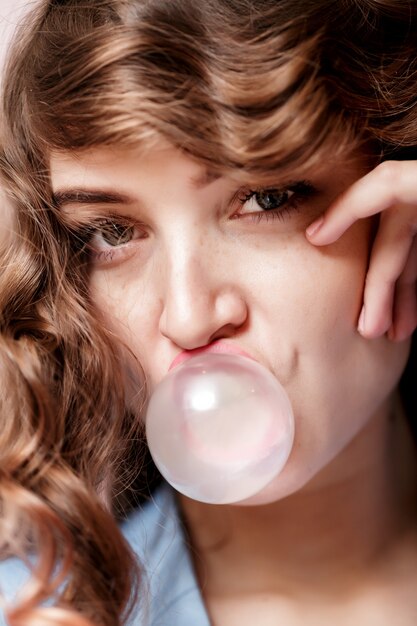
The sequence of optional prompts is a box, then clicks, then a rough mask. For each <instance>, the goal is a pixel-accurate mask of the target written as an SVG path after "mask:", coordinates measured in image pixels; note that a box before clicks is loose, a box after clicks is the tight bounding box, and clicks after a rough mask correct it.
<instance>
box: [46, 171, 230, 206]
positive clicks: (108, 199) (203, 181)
mask: <svg viewBox="0 0 417 626" xmlns="http://www.w3.org/2000/svg"><path fill="white" fill-rule="evenodd" d="M221 176H222V175H221V174H219V173H218V172H215V171H213V170H209V169H207V170H206V171H204V172H203V174H201V175H200V176H197V177H192V178H191V179H190V180H191V184H192V186H193V187H194V188H196V189H202V188H203V187H207V186H208V185H210V184H211V183H213V182H215V181H216V180H219V178H221ZM136 201H137V200H136ZM52 202H53V204H54V206H55V208H57V209H60V208H61V207H63V206H64V205H68V204H75V205H76V204H133V203H134V202H135V198H133V197H132V196H129V195H127V194H125V193H120V192H115V191H105V190H102V189H83V188H76V189H62V190H58V191H55V192H54V193H53V194H52Z"/></svg>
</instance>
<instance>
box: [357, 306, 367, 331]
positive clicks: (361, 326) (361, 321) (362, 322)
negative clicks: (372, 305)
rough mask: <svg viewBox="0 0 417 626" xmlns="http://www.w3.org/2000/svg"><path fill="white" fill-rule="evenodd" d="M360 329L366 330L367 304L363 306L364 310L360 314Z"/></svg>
mask: <svg viewBox="0 0 417 626" xmlns="http://www.w3.org/2000/svg"><path fill="white" fill-rule="evenodd" d="M358 330H359V332H360V333H363V332H365V305H364V306H363V307H362V311H361V314H360V316H359V322H358Z"/></svg>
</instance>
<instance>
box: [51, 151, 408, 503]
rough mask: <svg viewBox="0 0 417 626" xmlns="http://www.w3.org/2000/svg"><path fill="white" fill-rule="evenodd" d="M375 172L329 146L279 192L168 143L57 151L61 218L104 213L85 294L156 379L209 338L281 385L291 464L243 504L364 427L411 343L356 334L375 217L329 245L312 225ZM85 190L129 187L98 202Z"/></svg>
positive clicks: (296, 483) (283, 484)
mask: <svg viewBox="0 0 417 626" xmlns="http://www.w3.org/2000/svg"><path fill="white" fill-rule="evenodd" d="M368 169H369V165H367V164H366V163H365V160H364V159H360V158H359V157H358V158H356V159H354V160H352V158H351V159H350V160H349V161H346V162H343V161H342V160H341V159H334V158H332V157H331V155H329V160H328V162H327V163H326V164H325V166H324V167H323V168H322V169H321V170H320V171H319V170H317V171H312V172H311V175H310V176H309V177H308V181H305V175H304V178H303V179H302V180H299V179H298V178H297V172H294V176H293V178H292V180H291V181H288V180H280V178H279V177H278V176H277V181H276V184H275V185H274V188H275V189H276V190H279V191H271V192H270V193H269V194H267V193H265V192H264V193H258V194H255V195H253V194H252V196H251V193H250V190H249V189H242V188H241V189H239V186H238V185H237V184H236V182H234V181H233V180H231V179H226V178H219V179H217V180H215V179H211V178H210V176H208V177H207V172H206V171H205V169H204V168H203V167H202V166H201V164H198V163H197V162H196V161H194V160H192V159H191V158H190V157H188V156H185V155H184V154H183V153H181V152H179V151H178V150H176V149H174V148H172V147H169V146H165V145H163V146H162V145H161V147H160V149H154V150H152V151H148V152H147V153H146V154H140V153H138V152H134V151H133V150H131V151H129V150H126V149H120V150H119V149H118V150H116V149H110V148H102V149H95V150H91V151H90V152H84V153H81V154H78V155H65V154H55V155H54V156H53V157H52V161H51V171H52V184H53V189H54V192H55V194H56V195H57V197H58V198H59V194H60V192H66V193H65V195H63V196H61V197H60V200H61V201H62V212H63V213H65V216H66V218H67V219H69V220H71V222H75V223H78V222H80V223H83V224H90V223H91V222H92V221H93V220H94V219H95V218H97V216H101V217H105V216H108V222H107V223H105V224H104V226H103V223H101V224H100V225H99V230H97V231H96V233H95V234H94V235H93V238H92V241H91V246H92V248H93V252H92V257H91V294H92V298H93V301H94V302H95V304H96V305H97V307H98V308H99V310H100V311H101V313H102V314H103V316H104V317H105V320H106V323H107V324H108V325H109V326H110V327H111V328H112V329H113V330H114V331H115V332H116V333H117V335H118V336H119V337H120V338H121V340H122V341H123V342H124V343H126V344H127V345H128V346H129V347H130V348H131V349H132V351H133V352H134V354H135V355H136V356H137V357H138V359H139V361H140V363H141V365H142V367H143V369H144V371H145V373H146V374H147V377H148V382H149V387H150V389H152V388H153V387H154V386H155V385H156V384H157V383H158V382H159V381H160V380H161V379H162V378H163V377H164V376H165V375H166V374H167V372H168V369H169V367H170V364H171V362H172V361H173V359H174V357H176V356H177V355H178V354H179V352H181V351H182V350H193V349H195V348H201V347H204V346H207V345H208V344H210V343H211V342H212V341H214V340H220V341H223V340H224V341H227V342H228V343H229V344H232V345H235V346H237V347H240V348H242V349H243V350H245V351H246V352H248V353H249V354H251V355H252V356H253V357H254V358H255V359H257V360H258V361H259V362H260V363H262V364H263V365H264V366H266V367H267V368H269V369H270V370H271V371H272V372H273V373H274V374H275V376H276V377H277V378H278V379H279V381H280V382H281V383H282V385H283V386H284V387H285V389H286V391H287V393H288V395H289V398H290V400H291V402H292V405H293V409H294V414H295V424H296V435H295V445H294V448H293V451H292V454H291V456H290V459H289V461H288V463H287V465H286V467H285V468H284V470H283V472H282V473H281V474H280V475H279V476H278V477H277V478H276V479H275V480H274V481H273V482H272V483H271V484H270V485H268V487H267V488H265V489H264V491H263V492H261V494H259V495H258V496H256V497H254V498H252V499H250V500H248V503H260V502H271V501H274V500H277V499H279V498H282V497H284V496H286V495H288V494H290V493H293V492H295V491H297V490H298V489H300V488H301V487H303V486H304V485H305V484H306V483H307V482H308V481H309V480H310V479H311V478H312V477H313V476H315V475H316V474H317V473H318V472H319V470H321V469H322V468H324V467H325V466H326V465H327V464H328V463H329V461H330V460H331V459H332V458H334V457H335V456H336V455H337V454H338V453H339V452H340V451H341V450H342V449H343V448H345V446H347V444H348V443H349V442H350V441H351V440H352V439H353V438H354V437H355V435H356V434H357V433H358V432H360V431H361V430H362V429H364V427H365V425H366V424H367V423H368V422H369V420H370V418H371V417H373V416H374V415H375V414H376V413H377V410H378V408H379V407H380V406H381V403H382V402H383V401H384V400H385V399H386V397H387V396H388V395H389V393H390V392H391V391H392V389H393V388H394V387H395V386H396V383H397V381H398V379H399V377H400V375H401V372H402V370H403V368H404V366H405V363H406V360H407V357H408V350H409V344H408V343H407V342H404V343H402V344H394V343H392V342H389V341H388V340H387V339H386V338H385V337H382V338H380V339H374V340H369V339H364V338H363V337H362V336H361V335H360V334H359V333H358V332H357V330H356V326H357V320H358V316H359V312H360V309H361V306H362V295H363V289H364V283H365V276H366V269H367V261H368V254H369V250H370V245H371V241H372V236H373V226H374V225H375V224H374V222H373V221H372V220H370V219H369V220H368V219H367V220H361V221H359V222H356V223H355V224H354V225H353V226H352V227H351V228H350V229H349V230H348V231H347V232H346V233H345V235H344V236H343V237H342V238H341V239H340V240H339V241H337V242H336V243H334V244H332V245H329V246H326V247H322V248H319V247H314V246H313V245H312V244H310V243H309V242H308V240H307V239H306V237H305V234H304V231H305V228H306V227H307V226H308V225H309V224H310V223H311V222H312V221H313V220H314V219H315V218H316V217H318V215H319V214H320V213H322V212H323V211H324V210H325V209H326V208H327V207H328V205H329V203H330V202H331V200H332V199H333V198H335V196H337V195H338V194H339V193H340V192H341V191H343V190H344V189H345V188H346V187H347V186H349V185H350V184H351V183H352V182H353V181H355V180H356V179H357V178H359V177H360V176H361V175H363V174H364V173H365V172H366V171H367V170H368ZM71 190H72V191H77V193H76V194H75V195H74V194H72V195H71V193H70V192H71ZM81 191H84V192H85V191H89V192H94V193H95V194H96V195H97V192H100V193H104V192H105V193H107V194H113V195H114V194H119V195H120V196H121V197H120V198H119V199H117V198H115V197H113V198H109V197H107V201H105V200H106V198H102V200H103V201H102V202H98V199H97V197H96V198H92V197H90V198H88V197H87V196H86V195H85V194H84V197H83V196H82V195H81V193H80V192H81ZM274 209H276V212H275V213H273V212H272V211H273V210H274ZM278 211H280V212H281V213H280V214H278ZM138 380H139V377H138Z"/></svg>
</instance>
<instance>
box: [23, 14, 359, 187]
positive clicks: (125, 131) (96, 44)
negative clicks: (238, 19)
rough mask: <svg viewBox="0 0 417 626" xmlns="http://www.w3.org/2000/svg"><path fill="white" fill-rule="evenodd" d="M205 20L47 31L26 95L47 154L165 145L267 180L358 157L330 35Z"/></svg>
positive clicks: (190, 17) (191, 17)
mask: <svg viewBox="0 0 417 626" xmlns="http://www.w3.org/2000/svg"><path fill="white" fill-rule="evenodd" d="M174 4H175V3H174ZM196 11H197V10H195V11H194V12H191V13H190V14H189V13H187V14H185V13H184V12H182V13H180V14H178V15H176V19H175V20H173V19H172V12H171V14H170V19H169V20H168V18H167V15H165V14H163V13H162V14H161V15H159V17H158V19H156V18H155V15H152V19H150V16H149V13H146V12H144V13H143V15H142V16H141V17H140V18H138V17H137V16H136V20H137V21H136V22H135V24H134V25H132V24H129V23H124V24H123V23H121V18H120V16H119V19H118V20H116V19H115V17H114V13H112V19H111V20H108V19H107V20H105V19H103V23H101V24H99V25H97V24H96V25H95V26H94V28H93V29H91V28H90V29H89V30H88V29H86V28H85V27H84V31H85V32H83V23H82V14H77V15H75V14H74V15H73V16H72V19H73V20H77V22H78V24H77V28H73V29H72V31H74V32H77V36H76V37H75V36H74V37H73V38H72V39H71V37H69V36H68V35H70V34H71V32H69V31H68V24H66V31H65V32H63V30H62V23H61V22H58V23H57V24H55V26H56V27H55V28H53V29H49V31H48V32H43V33H42V34H39V37H40V38H43V40H44V41H43V45H42V46H40V45H38V49H40V50H42V49H43V50H45V54H44V55H43V56H42V54H39V55H38V58H37V60H36V64H34V67H33V68H32V72H31V73H29V76H30V77H31V78H32V80H31V84H30V88H29V90H28V91H27V93H26V96H27V99H28V102H29V107H30V110H31V111H32V115H31V126H32V129H33V132H34V133H35V134H36V135H37V138H38V139H40V140H41V141H42V143H43V145H44V149H45V150H46V151H49V152H50V151H68V150H74V151H82V150H85V149H88V148H90V147H96V146H106V145H118V146H123V145H124V146H128V147H137V148H139V149H143V150H147V149H149V148H152V146H153V145H155V144H157V143H158V141H159V140H160V139H161V138H163V139H164V140H166V141H168V142H169V143H171V144H172V145H174V146H176V147H177V148H179V149H181V150H184V151H185V152H187V153H189V154H190V155H192V156H193V157H195V158H196V159H198V160H199V161H201V162H202V163H205V164H206V165H208V166H209V167H210V168H211V169H214V170H219V171H222V172H226V173H233V175H234V176H235V177H242V178H244V179H245V180H247V181H250V180H252V179H253V180H255V179H256V181H258V182H262V180H267V179H269V178H270V177H271V175H273V174H275V175H276V173H277V171H279V172H280V173H282V174H283V175H286V174H289V173H290V172H291V171H292V170H293V169H294V168H297V169H306V170H307V169H309V168H312V167H314V166H316V165H317V164H318V163H322V162H323V159H324V160H325V159H326V158H327V159H328V157H329V154H332V155H333V156H335V155H338V154H341V153H343V152H346V151H347V150H352V147H353V145H354V143H355V142H356V143H357V142H358V140H359V139H358V129H357V126H356V124H355V122H354V120H353V118H352V116H348V115H347V114H346V111H344V110H343V108H342V107H341V106H340V104H339V103H338V101H337V98H336V96H335V95H334V94H335V93H336V92H335V89H334V85H333V84H332V80H331V79H330V78H329V76H328V75H326V73H325V72H324V71H323V67H322V65H321V60H320V59H321V47H322V44H323V40H324V33H323V31H322V30H320V29H319V30H316V32H314V34H312V35H310V36H308V35H307V34H306V33H305V32H304V30H305V29H302V31H301V32H300V23H299V22H298V21H294V20H293V21H292V22H291V24H287V23H281V25H280V26H277V24H276V22H275V24H274V27H271V26H269V27H265V25H264V28H265V30H263V31H262V32H260V31H259V28H258V27H255V26H254V24H253V23H250V22H248V21H246V22H245V26H243V25H242V29H240V30H239V31H238V30H237V29H236V25H235V24H234V25H233V27H232V25H231V24H230V23H229V22H228V21H227V19H226V18H225V16H220V17H223V19H222V20H220V19H216V20H213V15H212V14H209V13H208V14H207V15H206V16H202V15H201V11H202V9H201V7H200V9H198V17H199V19H196ZM81 13H82V12H81ZM164 16H165V19H164ZM264 19H265V15H264ZM60 25H61V32H59V26H60ZM48 38H49V40H48ZM62 41H66V42H67V43H66V45H65V46H64V47H62V45H61V46H58V45H57V42H62ZM46 53H47V54H46ZM33 112H35V114H33Z"/></svg>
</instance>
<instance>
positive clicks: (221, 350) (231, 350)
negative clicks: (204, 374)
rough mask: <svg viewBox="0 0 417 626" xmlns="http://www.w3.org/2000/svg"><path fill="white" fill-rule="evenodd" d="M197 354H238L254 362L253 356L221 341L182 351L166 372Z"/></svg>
mask: <svg viewBox="0 0 417 626" xmlns="http://www.w3.org/2000/svg"><path fill="white" fill-rule="evenodd" d="M199 354H239V355H240V356H246V357H247V358H249V359H252V360H253V361H256V359H255V358H254V357H253V356H251V355H250V354H248V353H247V352H245V350H242V348H239V347H238V346H235V345H233V344H230V343H226V342H223V341H216V342H214V343H212V344H210V345H209V346H205V347H204V348H196V349H195V350H183V351H182V352H180V353H179V354H178V355H177V356H176V357H175V359H174V360H173V361H172V363H171V365H170V366H169V370H168V371H171V370H172V369H173V368H174V367H176V366H177V365H180V364H181V363H184V361H188V359H191V358H192V357H193V356H197V355H199Z"/></svg>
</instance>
